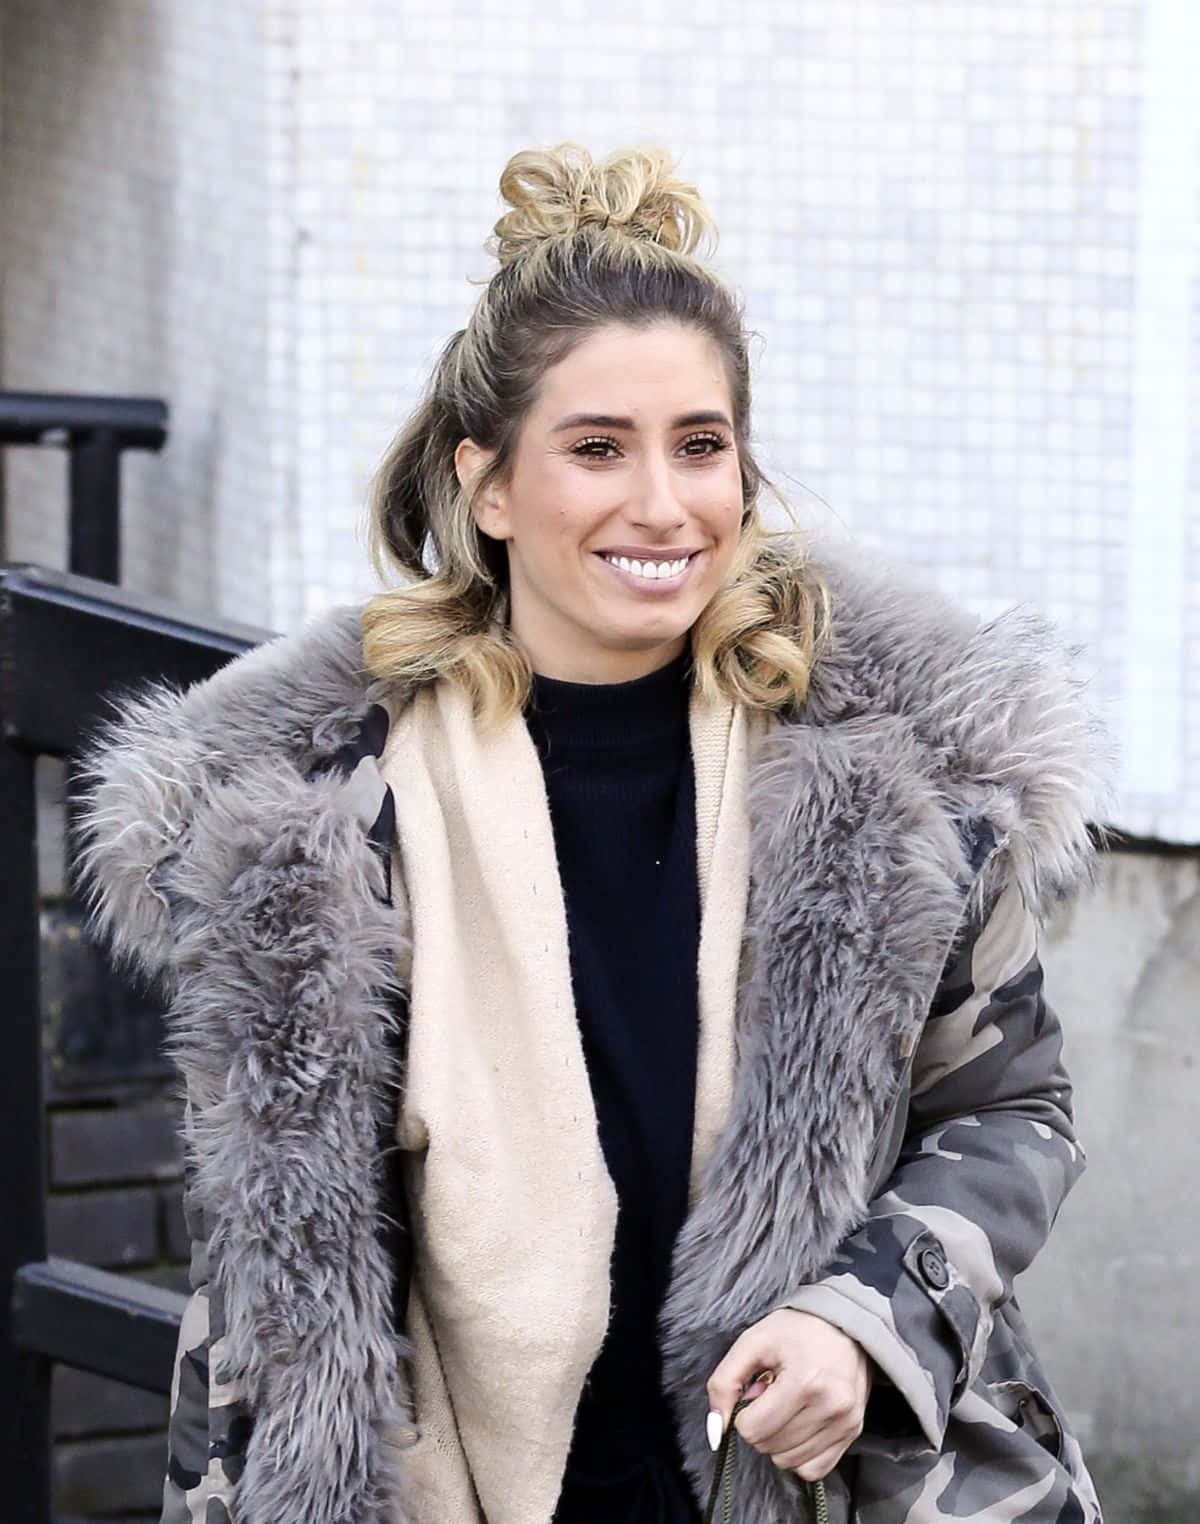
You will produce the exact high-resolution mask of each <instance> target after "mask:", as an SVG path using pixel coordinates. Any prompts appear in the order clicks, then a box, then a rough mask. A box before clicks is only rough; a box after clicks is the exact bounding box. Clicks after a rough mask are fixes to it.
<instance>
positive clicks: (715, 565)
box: [456, 322, 742, 683]
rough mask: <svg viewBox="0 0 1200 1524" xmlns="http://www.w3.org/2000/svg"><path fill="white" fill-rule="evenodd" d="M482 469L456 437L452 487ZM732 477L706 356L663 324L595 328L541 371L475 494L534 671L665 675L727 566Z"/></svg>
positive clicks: (732, 544) (723, 395)
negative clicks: (498, 470) (529, 402)
mask: <svg viewBox="0 0 1200 1524" xmlns="http://www.w3.org/2000/svg"><path fill="white" fill-rule="evenodd" d="M489 458H490V456H489V452H487V451H484V450H481V449H479V448H478V447H477V446H476V445H474V444H473V443H472V442H471V441H470V440H464V441H463V443H462V444H461V445H460V446H459V450H458V454H457V456H456V463H457V466H458V471H459V477H460V480H462V481H463V482H464V485H465V484H468V483H469V481H470V479H471V478H472V477H473V476H474V475H475V474H476V472H477V471H478V470H479V469H480V468H481V467H482V466H483V465H484V464H485V463H486V462H487V460H488V459H489ZM741 516H742V482H741V473H740V469H739V464H738V452H737V445H736V443H735V440H734V429H733V408H732V405H731V401H730V392H729V383H728V381H727V380H726V377H725V369H724V366H723V364H722V361H721V355H720V352H719V350H718V349H717V347H716V345H715V344H714V343H713V342H712V340H711V339H709V338H708V336H707V335H705V334H703V333H700V332H698V331H697V330H695V329H692V328H688V327H684V326H682V325H680V324H677V323H666V322H664V323H659V324H655V325H654V326H653V327H649V328H627V327H624V326H621V325H616V324H614V325H610V326H607V327H604V328H600V329H597V330H596V332H594V333H592V334H590V335H589V336H588V337H587V338H586V339H584V340H583V341H582V342H581V343H580V344H578V345H576V347H575V348H574V349H573V350H572V351H571V352H570V354H568V355H567V356H566V358H565V359H563V360H562V361H560V362H559V363H558V364H557V365H555V366H553V367H552V368H551V369H550V370H548V371H547V372H546V374H545V376H544V377H543V379H542V384H541V387H540V389H539V392H538V396H537V400H536V401H535V402H534V404H533V406H532V407H531V408H530V410H529V413H528V414H527V415H526V418H525V420H524V422H523V424H522V426H521V430H520V433H519V436H518V439H517V444H516V449H515V453H514V456H513V461H512V467H511V471H510V472H509V475H508V477H507V479H506V480H505V481H503V482H497V483H495V484H494V485H492V486H491V487H489V488H486V489H485V490H484V492H483V493H481V494H480V496H479V497H478V498H477V500H476V503H475V518H476V522H477V523H478V525H479V527H480V529H481V530H482V531H483V532H484V533H485V534H488V535H491V536H492V537H493V538H495V539H498V540H503V541H504V542H505V543H506V545H507V547H508V565H509V577H510V588H511V628H512V633H513V637H514V638H515V639H516V641H517V642H518V644H519V645H520V646H521V647H522V649H523V650H524V651H525V653H526V655H527V656H528V657H529V660H530V662H531V664H532V666H533V669H534V671H535V672H539V673H541V674H542V675H543V676H546V677H557V678H564V679H566V680H568V681H572V682H585V683H608V682H624V681H627V680H629V679H631V678H635V677H641V676H643V675H644V674H645V673H647V672H652V671H653V670H654V669H655V668H657V667H660V666H662V665H664V664H665V663H666V662H668V661H670V660H671V659H672V658H673V657H674V656H676V655H678V654H679V652H680V651H681V650H682V649H683V646H684V643H685V641H686V639H687V632H688V631H689V630H690V629H691V627H692V625H693V624H694V623H695V622H696V619H697V618H698V617H699V615H700V613H701V611H702V610H703V609H704V607H705V605H706V604H707V603H708V601H709V600H710V599H711V598H712V596H713V594H714V593H715V592H716V590H717V588H718V587H719V586H720V584H721V581H722V579H723V578H724V576H725V574H726V572H727V571H728V569H729V564H730V561H731V560H732V558H733V554H734V551H735V549H736V547H737V541H738V535H739V530H740V525H741Z"/></svg>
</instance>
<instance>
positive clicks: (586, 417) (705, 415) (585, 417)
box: [551, 410, 733, 434]
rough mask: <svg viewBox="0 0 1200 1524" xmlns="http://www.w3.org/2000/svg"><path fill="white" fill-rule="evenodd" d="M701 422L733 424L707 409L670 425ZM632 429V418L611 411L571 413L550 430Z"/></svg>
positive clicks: (684, 426) (677, 426)
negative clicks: (620, 416) (616, 414)
mask: <svg viewBox="0 0 1200 1524" xmlns="http://www.w3.org/2000/svg"><path fill="white" fill-rule="evenodd" d="M701 423H721V424H724V425H725V427H726V428H727V429H731V428H732V427H733V424H732V423H730V421H729V419H728V418H727V417H726V416H725V414H724V413H722V412H721V411H719V410H709V411H705V412H700V413H684V414H682V415H681V416H680V417H679V418H676V419H675V420H674V421H673V423H672V424H671V427H672V428H673V429H691V428H695V427H696V426H697V424H701ZM582 428H589V429H632V428H633V419H632V418H618V417H616V416H615V415H614V414H612V413H572V414H571V415H570V417H568V418H564V419H563V420H562V421H561V423H556V424H555V425H554V428H553V429H552V430H551V432H552V433H554V434H561V433H563V432H564V431H565V430H567V429H582Z"/></svg>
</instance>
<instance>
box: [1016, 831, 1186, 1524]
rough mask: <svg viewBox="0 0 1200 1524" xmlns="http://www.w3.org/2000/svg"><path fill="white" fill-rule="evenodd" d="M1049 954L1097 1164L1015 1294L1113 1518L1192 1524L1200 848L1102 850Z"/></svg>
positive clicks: (1052, 932) (1051, 987)
mask: <svg viewBox="0 0 1200 1524" xmlns="http://www.w3.org/2000/svg"><path fill="white" fill-rule="evenodd" d="M1043 954H1044V961H1045V965H1046V981H1047V983H1046V987H1047V994H1048V997H1049V999H1050V1001H1051V1003H1052V1004H1053V1006H1054V1007H1055V1009H1056V1010H1057V1012H1058V1014H1059V1015H1060V1017H1061V1019H1062V1022H1063V1026H1064V1030H1065V1044H1066V1059H1067V1065H1068V1068H1069V1069H1070V1072H1071V1077H1072V1079H1073V1081H1074V1084H1075V1092H1076V1097H1075V1099H1076V1117H1077V1121H1078V1126H1079V1131H1080V1135H1081V1137H1082V1139H1083V1142H1084V1145H1085V1147H1086V1149H1087V1153H1088V1159H1089V1169H1088V1172H1087V1174H1086V1175H1085V1176H1084V1178H1083V1180H1082V1181H1081V1183H1080V1184H1079V1186H1078V1187H1077V1188H1076V1190H1075V1192H1074V1194H1073V1195H1072V1196H1071V1198H1070V1199H1069V1200H1068V1201H1067V1203H1066V1205H1065V1207H1064V1208H1063V1210H1062V1213H1061V1216H1060V1218H1059V1221H1058V1224H1057V1225H1056V1228H1055V1232H1054V1234H1053V1236H1052V1238H1051V1241H1050V1243H1049V1245H1048V1246H1047V1248H1046V1249H1045V1251H1044V1252H1043V1254H1042V1256H1041V1257H1040V1258H1039V1259H1038V1261H1037V1262H1036V1263H1035V1264H1034V1266H1033V1267H1032V1268H1031V1269H1030V1270H1029V1271H1028V1273H1027V1274H1026V1275H1025V1276H1024V1277H1023V1278H1022V1280H1021V1281H1020V1282H1019V1283H1018V1295H1019V1297H1020V1299H1021V1303H1022V1306H1023V1308H1024V1310H1025V1312H1026V1313H1027V1315H1028V1317H1029V1319H1030V1322H1031V1323H1032V1325H1033V1327H1034V1329H1035V1331H1036V1332H1037V1334H1038V1338H1039V1343H1040V1346H1041V1348H1042V1350H1043V1352H1044V1355H1045V1360H1046V1365H1047V1368H1048V1370H1049V1373H1050V1377H1051V1380H1052V1381H1053V1382H1054V1384H1055V1386H1056V1388H1057V1390H1058V1393H1059V1395H1060V1397H1062V1399H1063V1401H1064V1402H1065V1403H1066V1405H1067V1407H1068V1410H1069V1411H1070V1413H1071V1416H1072V1418H1073V1420H1074V1422H1075V1424H1076V1425H1077V1427H1078V1430H1079V1433H1080V1437H1081V1440H1082V1442H1083V1444H1084V1447H1085V1450H1086V1451H1087V1453H1088V1456H1089V1459H1090V1460H1091V1462H1092V1464H1093V1466H1094V1468H1095V1471H1096V1473H1097V1477H1098V1481H1099V1483H1100V1485H1101V1489H1102V1494H1103V1497H1104V1501H1105V1505H1106V1511H1107V1517H1108V1519H1109V1521H1110V1524H1142V1521H1143V1520H1144V1521H1146V1524H1149V1521H1150V1520H1154V1524H1167V1521H1170V1524H1185V1521H1186V1524H1196V1521H1197V1520H1198V1519H1200V1217H1198V1214H1197V1180H1198V1178H1200V1127H1197V1121H1198V1119H1200V1106H1198V1104H1197V1087H1198V1084H1200V1069H1198V1067H1197V1050H1198V1046H1200V1044H1198V1037H1200V855H1197V856H1194V857H1191V858H1187V857H1159V856H1152V855H1150V854H1142V853H1138V854H1131V853H1115V854H1112V855H1110V856H1108V857H1107V858H1106V859H1105V861H1104V865H1103V875H1102V880H1101V884H1100V886H1099V889H1098V891H1097V892H1096V893H1095V894H1094V895H1092V896H1091V897H1089V898H1087V899H1085V900H1083V901H1080V902H1078V903H1076V904H1075V905H1073V906H1071V907H1070V908H1069V909H1068V910H1067V911H1066V912H1065V913H1064V914H1062V915H1061V916H1060V917H1059V918H1058V919H1057V920H1056V921H1055V922H1054V923H1053V924H1052V925H1051V926H1050V927H1049V928H1048V929H1047V934H1046V937H1045V939H1044V943H1043Z"/></svg>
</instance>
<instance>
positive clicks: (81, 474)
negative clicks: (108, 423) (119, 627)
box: [70, 429, 121, 582]
mask: <svg viewBox="0 0 1200 1524" xmlns="http://www.w3.org/2000/svg"><path fill="white" fill-rule="evenodd" d="M70 546H71V552H70V570H71V571H73V572H75V573H76V575H78V576H80V577H96V578H98V579H99V580H100V581H101V582H119V581H120V580H121V447H120V444H119V443H118V441H117V437H116V435H115V434H114V433H113V432H112V430H111V429H95V430H93V431H92V432H91V433H90V434H80V435H77V436H76V437H75V438H74V439H73V440H72V442H71V530H70Z"/></svg>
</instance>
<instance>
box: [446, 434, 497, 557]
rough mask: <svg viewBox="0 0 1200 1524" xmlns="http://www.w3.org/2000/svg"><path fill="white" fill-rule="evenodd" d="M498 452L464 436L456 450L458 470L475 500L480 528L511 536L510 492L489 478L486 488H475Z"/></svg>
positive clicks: (483, 531) (474, 511)
mask: <svg viewBox="0 0 1200 1524" xmlns="http://www.w3.org/2000/svg"><path fill="white" fill-rule="evenodd" d="M495 456H496V452H495V450H485V449H484V448H483V446H482V445H477V444H476V443H475V441H474V440H473V439H462V440H460V441H459V444H458V448H457V449H456V450H455V452H454V470H455V473H456V474H457V476H458V483H459V486H460V487H461V488H462V489H463V491H464V492H465V493H466V495H467V500H468V501H469V502H470V504H471V516H472V517H473V518H474V520H475V524H476V527H477V528H478V529H479V532H480V533H481V534H486V535H489V536H490V537H491V538H492V539H493V540H507V539H510V538H511V531H510V529H509V525H508V494H507V492H505V490H504V488H503V486H502V485H501V483H500V482H497V481H492V482H489V483H488V485H487V486H486V487H484V489H483V491H482V492H476V491H475V483H476V482H477V481H478V480H479V477H480V475H481V473H482V472H483V471H484V470H485V469H486V468H487V467H488V466H489V465H490V464H491V463H492V461H493V460H494V459H495Z"/></svg>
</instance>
